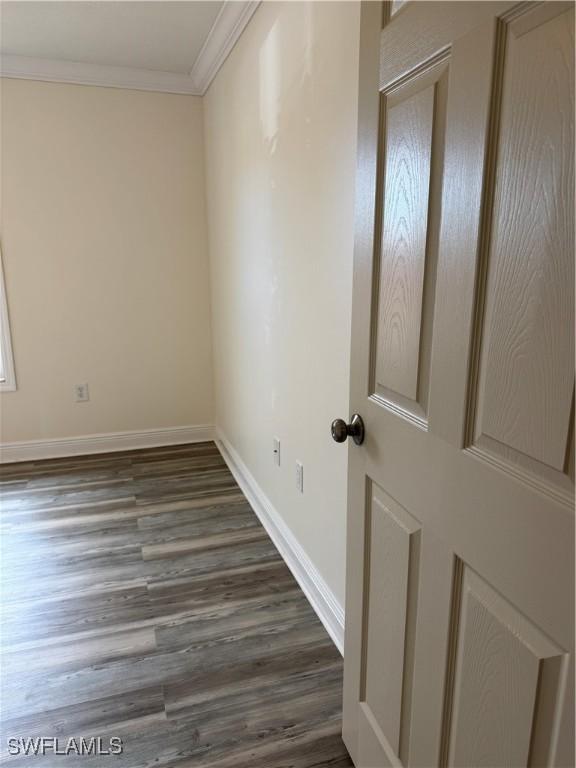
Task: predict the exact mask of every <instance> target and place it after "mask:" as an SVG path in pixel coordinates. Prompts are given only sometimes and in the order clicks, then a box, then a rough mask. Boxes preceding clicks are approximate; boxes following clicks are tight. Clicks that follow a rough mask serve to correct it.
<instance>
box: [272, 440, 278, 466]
mask: <svg viewBox="0 0 576 768" xmlns="http://www.w3.org/2000/svg"><path fill="white" fill-rule="evenodd" d="M272 451H273V453H274V464H276V466H277V467H279V466H280V440H279V439H278V438H277V437H274V438H273V439H272Z"/></svg>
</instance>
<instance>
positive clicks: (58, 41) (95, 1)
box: [0, 0, 259, 93]
mask: <svg viewBox="0 0 576 768" xmlns="http://www.w3.org/2000/svg"><path fill="white" fill-rule="evenodd" d="M258 4H259V3H258V2H230V0H228V2H223V1H222V0H208V1H204V2H202V1H200V0H194V1H189V0H145V1H143V0H41V1H37V0H0V13H1V19H0V20H1V26H0V54H1V59H2V75H3V76H5V77H24V78H28V79H40V80H53V81H59V82H76V83H83V84H87V85H110V86H112V87H135V88H143V89H145V90H167V91H172V92H177V93H203V92H204V91H205V89H206V88H207V87H208V84H209V82H210V80H211V79H212V78H213V77H214V75H215V73H216V72H217V70H218V67H219V66H220V65H221V64H222V62H223V61H224V59H225V58H226V56H227V55H228V53H229V52H230V50H231V48H232V47H233V45H234V43H235V42H236V40H237V39H238V37H239V36H240V34H241V33H242V30H243V29H244V27H245V26H246V24H247V23H248V21H249V19H250V18H251V16H252V14H253V13H254V11H255V10H256V8H257V6H258Z"/></svg>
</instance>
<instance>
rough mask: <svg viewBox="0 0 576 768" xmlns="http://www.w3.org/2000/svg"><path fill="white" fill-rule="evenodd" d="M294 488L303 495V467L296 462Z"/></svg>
mask: <svg viewBox="0 0 576 768" xmlns="http://www.w3.org/2000/svg"><path fill="white" fill-rule="evenodd" d="M296 488H298V490H299V491H300V493H304V467H303V466H302V464H301V463H300V462H299V461H297V462H296Z"/></svg>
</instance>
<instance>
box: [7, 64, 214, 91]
mask: <svg viewBox="0 0 576 768" xmlns="http://www.w3.org/2000/svg"><path fill="white" fill-rule="evenodd" d="M0 72H1V74H2V77H14V78H18V79H19V80H43V81H45V82H49V83H73V84H75V85H101V86H104V87H105V88H130V89H134V90H137V91H164V92H166V93H187V94H191V95H193V96H200V95H201V94H200V93H199V92H198V91H197V89H196V88H195V86H194V82H193V80H192V78H191V77H190V76H189V75H179V74H176V73H173V72H160V71H155V70H150V69H135V68H134V69H133V68H131V67H110V66H107V65H104V64H86V63H84V62H81V61H61V60H58V59H41V58H34V57H30V56H13V55H8V54H3V55H2V57H1V66H0Z"/></svg>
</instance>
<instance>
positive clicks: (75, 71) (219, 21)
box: [0, 0, 260, 96]
mask: <svg viewBox="0 0 576 768" xmlns="http://www.w3.org/2000/svg"><path fill="white" fill-rule="evenodd" d="M259 5H260V2H259V0H258V1H257V2H241V0H226V1H225V2H224V5H223V6H222V8H221V10H220V13H219V14H218V16H217V17H216V20H215V21H214V24H213V25H212V28H211V29H210V32H209V33H208V37H207V38H206V41H205V42H204V45H203V46H202V49H201V51H200V53H199V54H198V57H197V58H196V61H195V62H194V66H193V68H192V70H191V72H190V73H189V74H178V73H176V72H162V71H159V70H150V69H137V68H132V67H114V66H108V65H105V64H87V63H85V62H81V61H64V60H61V59H43V58H37V57H31V56H15V55H12V54H2V56H1V57H0V75H1V76H2V77H13V78H17V79H20V80H42V81H45V82H49V83H72V84H74V85H99V86H103V87H105V88H129V89H132V90H137V91H162V92H165V93H184V94H189V95H191V96H203V95H204V94H205V93H206V91H207V89H208V87H209V85H210V83H211V82H212V80H213V79H214V77H215V76H216V74H217V72H218V70H219V69H220V67H221V66H222V64H223V63H224V62H225V61H226V58H227V56H228V54H229V53H230V51H231V50H232V48H233V47H234V45H235V44H236V42H237V40H238V38H239V37H240V35H241V34H242V32H243V31H244V29H245V27H246V25H247V24H248V22H249V21H250V19H251V18H252V16H253V14H254V11H255V10H256V8H258V6H259Z"/></svg>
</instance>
